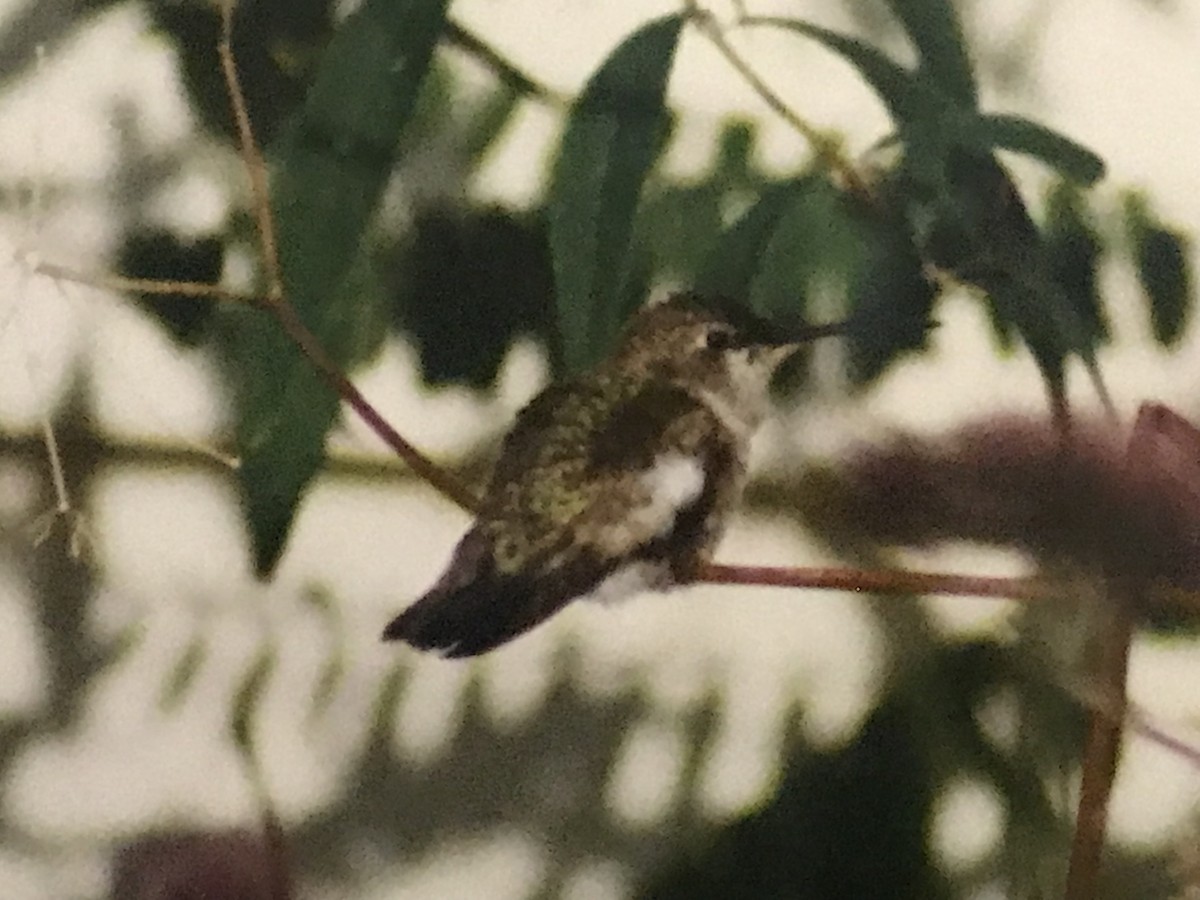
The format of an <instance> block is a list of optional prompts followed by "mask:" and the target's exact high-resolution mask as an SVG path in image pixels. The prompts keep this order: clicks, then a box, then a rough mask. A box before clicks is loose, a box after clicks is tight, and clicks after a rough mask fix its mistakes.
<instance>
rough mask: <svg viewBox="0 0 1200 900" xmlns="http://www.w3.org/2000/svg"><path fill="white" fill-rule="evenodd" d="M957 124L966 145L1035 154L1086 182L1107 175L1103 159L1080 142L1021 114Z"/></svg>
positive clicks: (1091, 182) (1091, 181) (1092, 182)
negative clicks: (1022, 116)
mask: <svg viewBox="0 0 1200 900" xmlns="http://www.w3.org/2000/svg"><path fill="white" fill-rule="evenodd" d="M957 124H958V129H957V130H958V131H959V133H960V135H959V138H960V140H961V141H962V143H963V144H964V145H965V146H974V147H976V148H977V149H980V150H987V151H990V150H992V148H995V147H1000V148H1003V149H1005V150H1012V151H1013V152H1014V153H1024V154H1026V155H1027V156H1034V157H1037V158H1038V159H1040V160H1041V161H1042V162H1044V163H1046V164H1047V165H1049V166H1052V167H1053V168H1055V169H1057V170H1058V171H1060V172H1062V173H1063V174H1064V175H1066V176H1067V177H1069V178H1071V179H1073V180H1075V181H1077V182H1079V183H1080V184H1083V185H1090V184H1094V183H1095V182H1097V181H1099V180H1100V179H1101V178H1103V177H1104V160H1102V159H1101V158H1100V157H1099V156H1097V155H1096V154H1095V153H1093V152H1092V151H1091V150H1089V149H1087V148H1086V147H1084V146H1083V145H1081V144H1077V143H1076V142H1075V141H1073V140H1071V139H1070V138H1068V137H1065V136H1064V135H1061V134H1059V133H1058V132H1057V131H1053V130H1051V129H1049V128H1047V127H1045V126H1044V125H1039V124H1038V123H1037V122H1031V121H1029V120H1028V119H1023V118H1021V117H1020V116H1003V115H996V116H970V117H964V118H963V119H962V120H961V121H960V122H958V123H957Z"/></svg>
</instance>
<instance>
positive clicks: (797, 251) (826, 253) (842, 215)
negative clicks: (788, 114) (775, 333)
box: [747, 175, 864, 358]
mask: <svg viewBox="0 0 1200 900" xmlns="http://www.w3.org/2000/svg"><path fill="white" fill-rule="evenodd" d="M795 184H796V188H797V190H796V192H795V195H794V200H793V202H792V203H791V204H790V206H788V207H787V209H785V210H784V212H783V214H782V215H781V216H780V217H779V220H778V223H777V225H776V227H775V229H774V232H773V233H772V234H770V235H769V236H768V240H767V242H766V244H765V245H764V246H763V248H762V250H761V253H760V254H759V260H758V269H757V272H756V273H755V275H754V280H753V282H752V283H751V285H750V289H749V292H748V294H747V297H748V299H749V302H750V305H751V307H752V308H753V309H754V310H755V311H756V312H758V313H759V314H760V315H762V316H763V317H765V318H767V319H768V320H770V321H774V322H778V323H780V324H781V325H785V326H792V325H799V324H800V323H801V322H802V321H805V320H806V318H807V315H806V313H807V310H808V308H809V300H810V298H811V297H812V296H813V294H814V293H815V292H818V291H822V290H823V291H826V292H830V291H831V290H836V289H839V288H842V287H843V286H845V285H846V284H847V283H848V282H849V281H850V279H851V277H852V273H853V272H854V271H856V269H857V266H858V264H859V263H860V262H861V258H862V243H863V240H864V235H863V233H862V232H863V229H862V228H861V226H860V224H859V223H858V222H857V221H855V220H854V219H853V218H852V217H851V214H850V209H851V207H850V201H849V200H848V199H847V196H846V195H845V193H844V192H843V191H841V190H840V189H839V188H837V187H836V186H835V185H834V184H833V183H832V182H830V181H829V179H828V178H825V177H823V176H820V175H817V176H812V177H807V178H804V179H801V180H800V181H799V182H796V183H795ZM796 358H800V357H799V356H798V357H796Z"/></svg>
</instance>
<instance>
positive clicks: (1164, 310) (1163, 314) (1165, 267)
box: [1124, 194, 1194, 347]
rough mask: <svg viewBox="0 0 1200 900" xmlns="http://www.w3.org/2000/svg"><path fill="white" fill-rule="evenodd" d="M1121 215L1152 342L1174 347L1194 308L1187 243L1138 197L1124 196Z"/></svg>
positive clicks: (1136, 195) (1192, 282)
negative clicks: (1147, 307) (1145, 301)
mask: <svg viewBox="0 0 1200 900" xmlns="http://www.w3.org/2000/svg"><path fill="white" fill-rule="evenodd" d="M1124 214H1125V228H1126V232H1127V233H1128V235H1129V242H1130V244H1131V245H1132V247H1133V257H1134V265H1135V267H1136V269H1137V275H1138V280H1139V281H1140V282H1141V285H1142V290H1143V291H1145V293H1146V298H1147V299H1148V300H1149V301H1150V325H1151V327H1152V328H1153V330H1154V339H1155V340H1157V341H1158V342H1159V343H1160V344H1161V345H1162V346H1164V347H1174V346H1175V345H1176V344H1178V343H1179V340H1180V338H1181V337H1183V333H1184V330H1185V329H1186V327H1187V324H1188V320H1189V319H1190V318H1191V313H1192V306H1193V301H1192V292H1193V285H1194V281H1193V277H1192V271H1191V264H1190V262H1189V247H1188V240H1187V238H1186V237H1185V236H1184V235H1182V234H1181V233H1180V232H1178V231H1177V230H1175V229H1173V228H1170V227H1168V226H1167V225H1165V224H1164V223H1163V222H1161V221H1160V220H1159V219H1158V218H1157V217H1156V216H1154V215H1153V214H1152V213H1151V211H1150V208H1149V205H1148V203H1147V202H1146V199H1145V198H1144V197H1142V196H1141V195H1139V194H1129V195H1128V196H1126V198H1125V202H1124Z"/></svg>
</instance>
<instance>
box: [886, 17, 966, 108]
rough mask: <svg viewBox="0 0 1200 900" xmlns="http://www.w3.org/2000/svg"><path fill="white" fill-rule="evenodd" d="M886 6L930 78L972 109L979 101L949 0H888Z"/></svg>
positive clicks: (947, 94)
mask: <svg viewBox="0 0 1200 900" xmlns="http://www.w3.org/2000/svg"><path fill="white" fill-rule="evenodd" d="M888 6H889V7H891V10H892V14H893V15H895V16H896V18H897V19H899V20H900V22H901V23H902V24H903V25H904V30H905V31H906V32H907V33H908V36H909V38H910V39H911V40H912V42H913V44H914V45H915V46H916V48H917V55H918V57H919V58H920V61H921V69H922V70H923V71H924V72H925V73H927V74H928V76H929V78H930V80H931V81H933V83H934V84H936V85H937V86H938V88H939V89H940V90H941V91H942V92H943V93H944V94H946V96H948V97H951V98H953V99H954V100H955V102H956V103H958V104H959V105H960V106H962V107H964V108H967V109H974V108H975V107H976V106H977V105H978V103H979V99H978V96H977V91H976V88H975V76H974V75H973V74H972V71H971V60H970V58H969V57H968V56H967V46H966V42H965V41H964V40H963V33H962V26H961V25H960V23H959V21H958V15H957V14H956V13H955V11H954V4H953V3H952V2H951V0H888Z"/></svg>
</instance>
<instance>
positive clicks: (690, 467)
mask: <svg viewBox="0 0 1200 900" xmlns="http://www.w3.org/2000/svg"><path fill="white" fill-rule="evenodd" d="M642 484H644V485H645V486H646V488H647V490H648V491H649V494H650V500H649V502H648V503H646V504H644V505H643V506H641V507H639V508H638V509H635V510H633V511H632V514H631V516H630V518H632V519H634V520H635V521H636V523H637V525H638V526H641V527H640V528H639V530H643V529H644V530H645V531H647V532H649V533H650V534H654V535H660V534H666V533H667V532H668V531H670V529H671V528H672V527H673V526H674V524H675V516H676V515H678V513H679V511H680V510H681V509H683V508H684V507H685V506H687V505H688V504H690V503H693V502H695V501H696V499H697V498H698V497H699V496H700V492H701V491H703V490H704V466H702V465H701V464H700V460H699V459H697V458H696V457H694V456H684V455H683V454H681V453H663V454H660V455H659V457H658V458H657V459H656V460H655V461H654V465H653V467H651V468H650V469H648V470H647V471H646V472H645V473H643V475H642Z"/></svg>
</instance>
